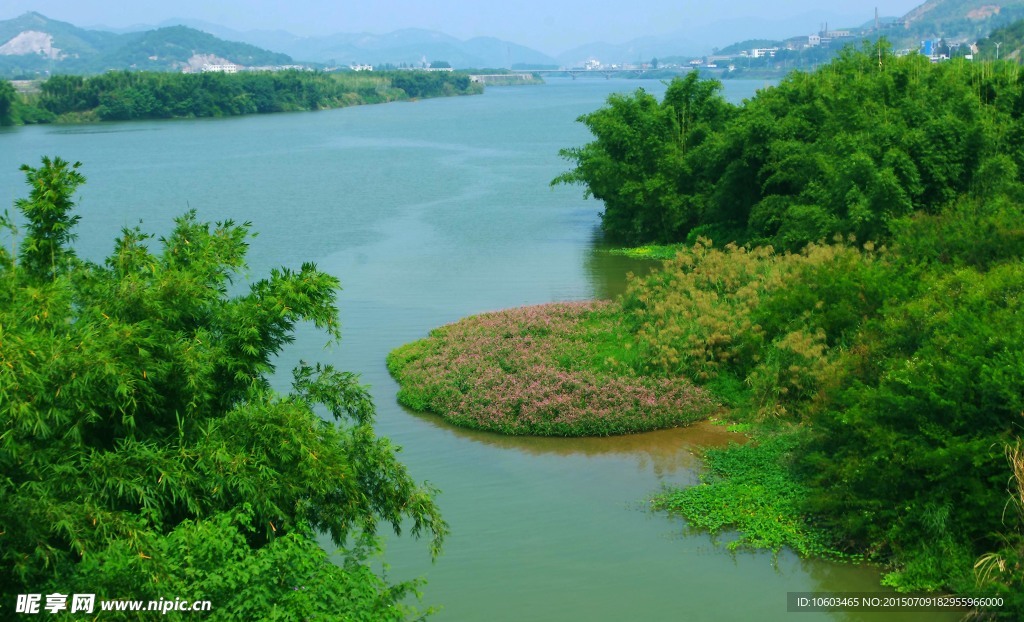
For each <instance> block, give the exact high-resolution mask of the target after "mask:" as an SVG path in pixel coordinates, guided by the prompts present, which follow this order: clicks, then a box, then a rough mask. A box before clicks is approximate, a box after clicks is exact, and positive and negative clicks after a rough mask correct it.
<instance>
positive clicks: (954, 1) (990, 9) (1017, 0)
mask: <svg viewBox="0 0 1024 622" xmlns="http://www.w3.org/2000/svg"><path fill="white" fill-rule="evenodd" d="M1021 18H1024V0H928V1H927V2H925V3H924V4H922V5H921V6H919V7H917V8H915V9H914V10H912V11H910V12H909V13H907V14H906V15H904V16H903V19H902V20H900V21H902V22H903V30H902V32H900V33H899V36H900V37H902V38H903V39H904V40H905V41H908V42H914V41H915V40H916V41H920V40H921V39H940V38H941V39H946V40H947V41H955V42H968V43H973V42H974V41H976V40H977V39H979V38H982V37H985V36H987V35H988V34H989V33H991V32H992V31H993V30H995V29H997V28H1000V27H1002V26H1006V25H1008V24H1010V23H1012V22H1015V21H1017V20H1019V19H1021Z"/></svg>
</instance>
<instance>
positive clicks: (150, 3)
mask: <svg viewBox="0 0 1024 622" xmlns="http://www.w3.org/2000/svg"><path fill="white" fill-rule="evenodd" d="M923 1H924V0H781V1H773V0H729V1H728V2H727V3H726V2H714V1H711V0H639V1H637V2H622V1H619V2H609V1H607V0H589V1H587V0H505V1H504V2H493V0H490V1H489V0H431V1H430V2H426V1H425V0H362V1H361V2H352V1H345V0H289V1H288V2H282V1H281V0H245V1H243V0H173V1H169V0H129V1H128V2H114V1H111V0H0V20H5V19H11V18H13V17H17V16H18V15H21V14H22V13H25V12H26V11H36V12H38V13H41V14H43V15H45V16H46V17H49V18H51V19H56V20H60V21H65V22H71V23H72V24H74V25H76V26H80V27H85V28H91V27H101V26H106V27H111V28H125V27H130V26H135V25H155V24H159V23H160V22H162V21H165V20H169V19H174V18H183V19H199V20H203V21H206V22H211V23H214V24H218V25H221V26H226V27H228V28H231V29H234V30H240V31H245V30H279V29H280V30H287V31H289V32H291V33H293V34H296V35H301V36H320V35H328V34H334V33H339V32H344V33H358V32H368V33H373V34H385V33H388V32H392V31H394V30H399V29H402V28H425V29H429V30H437V31H440V32H443V33H446V34H448V35H451V36H454V37H457V38H459V39H469V38H472V37H477V36H491V37H497V38H499V39H505V40H508V41H512V42H514V43H519V44H521V45H525V46H528V47H532V48H534V49H536V50H539V51H542V52H545V53H548V54H557V53H560V52H563V51H565V50H568V49H571V48H573V47H576V46H578V45H582V44H584V43H591V42H596V41H603V42H607V43H625V42H626V41H629V40H632V39H635V38H639V37H643V36H658V35H667V34H671V33H677V32H680V31H684V32H685V31H690V32H699V31H701V30H704V29H708V28H713V27H718V26H715V24H716V23H721V22H725V23H735V21H736V20H758V21H761V22H762V23H764V24H765V28H766V30H771V29H772V26H774V28H775V29H779V28H785V29H786V30H785V31H784V32H783V33H782V34H779V33H768V35H770V36H789V35H797V34H808V33H810V32H812V31H816V30H818V28H819V26H820V24H821V23H822V22H824V21H826V20H829V21H830V24H829V25H830V26H844V25H845V26H854V25H859V24H862V23H864V22H866V21H868V20H870V19H871V18H872V17H873V16H874V11H875V7H878V10H879V14H880V15H882V16H902V15H904V14H905V13H907V12H908V11H909V10H911V9H913V8H914V7H916V6H918V5H920V4H922V3H923ZM773 22H785V24H784V25H783V24H778V23H776V24H773ZM719 26H721V24H719ZM792 28H796V30H795V31H794V30H790V29H792ZM805 31H806V32H805ZM735 40H736V39H728V38H727V40H725V41H723V42H722V43H723V45H727V44H729V43H732V42H734V41H735Z"/></svg>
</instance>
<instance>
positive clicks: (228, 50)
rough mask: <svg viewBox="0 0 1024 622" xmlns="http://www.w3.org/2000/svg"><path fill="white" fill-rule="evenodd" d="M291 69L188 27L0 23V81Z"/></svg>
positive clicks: (278, 58) (27, 20)
mask: <svg viewBox="0 0 1024 622" xmlns="http://www.w3.org/2000/svg"><path fill="white" fill-rule="evenodd" d="M207 62H209V63H234V64H237V65H243V66H254V65H255V66H262V65H286V64H291V63H292V62H293V61H292V59H291V58H290V57H289V56H287V55H285V54H280V53H275V52H268V51H266V50H263V49H260V48H258V47H255V46H253V45H250V44H247V43H234V42H230V41H224V40H221V39H218V38H217V37H214V36H213V35H210V34H208V33H205V32H200V31H198V30H195V29H192V28H188V27H185V26H173V27H169V28H159V29H156V30H150V31H146V32H135V33H122V34H118V33H112V32H105V31H100V30H86V29H83V28H78V27H77V26H74V25H72V24H68V23H66V22H60V21H56V20H51V19H49V18H47V17H45V16H43V15H40V14H39V13H25V14H24V15H21V16H19V17H16V18H14V19H11V20H6V21H0V76H7V77H17V76H33V75H45V74H48V73H79V74H86V73H99V72H103V71H107V70H110V69H149V70H154V71H180V70H181V69H183V68H185V67H188V66H193V67H195V68H198V67H199V66H201V65H202V64H203V63H207Z"/></svg>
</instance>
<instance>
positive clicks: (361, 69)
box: [349, 63, 373, 71]
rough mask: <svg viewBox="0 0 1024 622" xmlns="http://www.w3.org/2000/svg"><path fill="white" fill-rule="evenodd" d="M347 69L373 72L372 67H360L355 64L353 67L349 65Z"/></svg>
mask: <svg viewBox="0 0 1024 622" xmlns="http://www.w3.org/2000/svg"><path fill="white" fill-rule="evenodd" d="M349 69H351V70H352V71H373V65H360V64H358V63H357V64H355V65H350V66H349Z"/></svg>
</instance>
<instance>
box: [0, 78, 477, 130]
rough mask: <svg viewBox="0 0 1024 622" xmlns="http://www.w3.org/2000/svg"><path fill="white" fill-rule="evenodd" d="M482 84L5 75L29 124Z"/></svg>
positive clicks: (306, 105) (242, 109)
mask: <svg viewBox="0 0 1024 622" xmlns="http://www.w3.org/2000/svg"><path fill="white" fill-rule="evenodd" d="M483 88H484V87H483V84H480V83H477V82H473V81H472V80H470V77H469V75H467V74H463V73H454V72H416V71H393V72H374V73H372V74H369V73H366V74H364V73H358V74H357V73H334V74H326V73H316V72H305V71H294V70H290V71H279V72H252V73H237V74H226V73H202V74H172V73H158V72H129V71H121V72H110V73H106V74H102V75H98V76H91V77H82V76H70V75H58V76H53V77H51V78H50V79H48V80H46V81H45V82H42V83H41V84H38V85H37V88H36V89H32V90H26V89H24V88H21V89H18V90H16V89H14V88H13V87H12V86H10V83H6V82H0V120H2V122H3V123H4V124H6V125H23V124H35V123H65V124H70V123H95V122H98V121H134V120H146V119H191V118H205V117H230V116H242V115H249V114H266V113H273V112H295V111H311V110H328V109H333V108H344V107H348V106H358V105H366V104H378V103H387V102H393V101H401V100H412V99H426V98H433V97H449V96H454V95H474V94H480V93H482V92H483ZM5 111H6V114H4V112H5Z"/></svg>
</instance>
